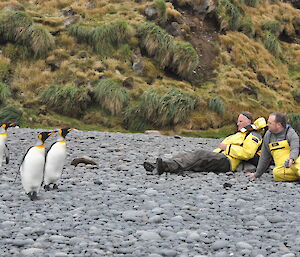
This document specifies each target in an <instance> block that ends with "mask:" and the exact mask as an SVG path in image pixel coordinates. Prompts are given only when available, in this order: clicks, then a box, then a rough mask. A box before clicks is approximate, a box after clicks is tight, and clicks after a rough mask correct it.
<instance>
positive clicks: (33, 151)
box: [20, 146, 45, 193]
mask: <svg viewBox="0 0 300 257" xmlns="http://www.w3.org/2000/svg"><path fill="white" fill-rule="evenodd" d="M44 165H45V147H41V146H37V147H32V148H30V149H29V151H28V152H27V154H26V156H25V157H24V161H23V163H22V165H21V167H20V171H21V178H22V185H23V187H24V190H25V192H26V193H29V192H32V191H36V192H38V191H39V189H40V186H41V184H42V181H43V172H44Z"/></svg>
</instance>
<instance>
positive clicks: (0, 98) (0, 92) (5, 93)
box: [0, 82, 11, 104]
mask: <svg viewBox="0 0 300 257" xmlns="http://www.w3.org/2000/svg"><path fill="white" fill-rule="evenodd" d="M10 96H11V89H10V87H9V86H8V85H7V84H5V83H3V82H0V104H2V103H5V101H6V99H7V98H9V97H10Z"/></svg>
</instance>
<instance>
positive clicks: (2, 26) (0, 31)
mask: <svg viewBox="0 0 300 257" xmlns="http://www.w3.org/2000/svg"><path fill="white" fill-rule="evenodd" d="M32 24H33V22H32V19H31V18H30V17H29V15H28V14H26V13H24V12H10V11H8V12H3V11H1V12H0V36H1V40H4V42H7V41H9V42H18V41H19V40H20V39H22V33H23V32H24V31H26V29H27V28H28V27H29V26H31V25H32Z"/></svg>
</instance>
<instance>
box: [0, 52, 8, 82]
mask: <svg viewBox="0 0 300 257" xmlns="http://www.w3.org/2000/svg"><path fill="white" fill-rule="evenodd" d="M9 65H10V60H9V59H8V58H5V57H4V56H2V55H0V82H1V81H2V80H3V79H4V78H5V77H6V75H7V74H8V70H9Z"/></svg>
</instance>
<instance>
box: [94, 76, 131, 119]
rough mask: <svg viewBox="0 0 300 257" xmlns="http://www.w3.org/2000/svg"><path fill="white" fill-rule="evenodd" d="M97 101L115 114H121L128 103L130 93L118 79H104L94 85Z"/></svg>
mask: <svg viewBox="0 0 300 257" xmlns="http://www.w3.org/2000/svg"><path fill="white" fill-rule="evenodd" d="M93 92H94V98H95V101H96V102H97V103H98V104H99V105H100V106H101V107H102V108H103V109H105V110H106V111H108V112H110V113H111V114H113V115H119V114H121V112H122V110H123V108H124V107H125V106H126V105H127V104H128V101H129V94H128V93H127V90H126V89H125V88H124V87H122V84H121V81H119V80H116V79H102V80H100V81H99V82H98V83H97V84H96V85H95V86H94V91H93Z"/></svg>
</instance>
